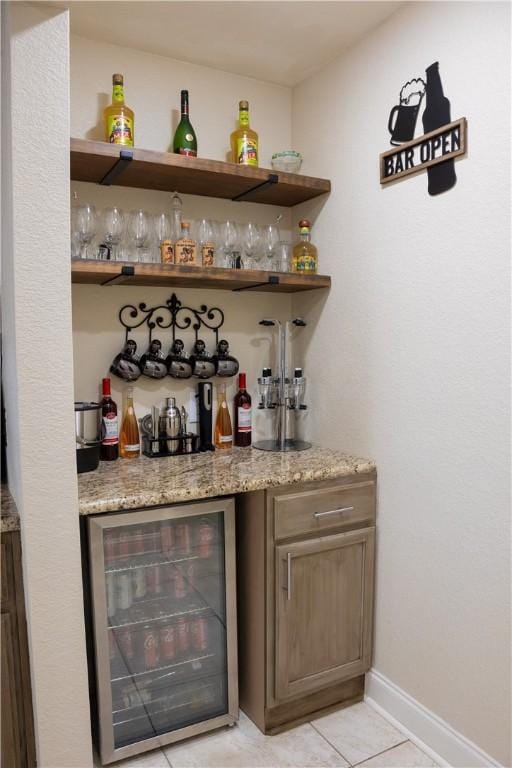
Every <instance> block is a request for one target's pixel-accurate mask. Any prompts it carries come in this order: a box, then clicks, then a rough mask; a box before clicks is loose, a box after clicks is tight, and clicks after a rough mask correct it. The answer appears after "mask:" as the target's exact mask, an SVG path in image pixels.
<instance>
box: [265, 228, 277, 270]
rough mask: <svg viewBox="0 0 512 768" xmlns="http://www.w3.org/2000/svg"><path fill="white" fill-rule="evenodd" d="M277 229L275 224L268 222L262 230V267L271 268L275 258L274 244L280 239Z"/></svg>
mask: <svg viewBox="0 0 512 768" xmlns="http://www.w3.org/2000/svg"><path fill="white" fill-rule="evenodd" d="M280 239H281V238H280V235H279V229H278V228H277V226H276V225H275V224H269V225H268V226H267V227H265V229H264V230H263V252H264V254H265V263H264V265H263V269H273V267H274V261H275V258H276V254H277V251H276V246H277V244H278V242H279V240H280Z"/></svg>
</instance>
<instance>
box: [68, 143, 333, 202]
mask: <svg viewBox="0 0 512 768" xmlns="http://www.w3.org/2000/svg"><path fill="white" fill-rule="evenodd" d="M122 149H123V148H122V147H119V146H115V145H113V144H107V143H106V142H102V141H88V140H86V139H71V178H72V179H73V180H74V181H90V182H95V183H97V184H117V185H119V186H122V187H139V188H141V189H157V190H161V191H164V192H174V191H175V190H176V191H178V192H182V193H184V194H188V195H206V196H208V197H220V198H227V199H229V200H234V199H243V200H244V201H245V202H251V203H267V204H269V205H283V206H292V205H297V203H303V202H304V201H305V200H311V199H312V198H314V197H318V196H319V195H323V194H324V193H326V192H330V190H331V182H330V181H328V180H327V179H316V178H314V177H312V176H301V175H300V174H297V173H281V172H280V171H272V170H269V169H265V168H248V167H246V166H242V165H234V164H233V163H222V162H220V161H218V160H204V159H202V158H200V157H183V156H181V155H174V154H172V153H169V152H154V151H153V150H148V149H137V148H126V149H128V150H129V152H130V153H133V158H132V159H131V160H126V161H121V162H118V161H119V157H120V154H119V153H120V150H122ZM114 166H115V167H114ZM270 179H272V180H270Z"/></svg>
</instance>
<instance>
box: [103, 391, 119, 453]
mask: <svg viewBox="0 0 512 768" xmlns="http://www.w3.org/2000/svg"><path fill="white" fill-rule="evenodd" d="M101 385H102V392H103V399H102V401H101V445H100V459H101V460H102V461H115V459H117V458H118V456H119V427H118V422H117V405H116V404H115V403H114V401H113V400H112V396H111V393H110V379H102V382H101Z"/></svg>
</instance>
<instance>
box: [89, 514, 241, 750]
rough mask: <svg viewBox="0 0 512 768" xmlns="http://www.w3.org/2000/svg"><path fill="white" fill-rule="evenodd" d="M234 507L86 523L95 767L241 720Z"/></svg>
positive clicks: (105, 518) (119, 516)
mask: <svg viewBox="0 0 512 768" xmlns="http://www.w3.org/2000/svg"><path fill="white" fill-rule="evenodd" d="M234 525H235V523H234V502H233V500H232V499H228V500H226V499H219V500H214V501H207V502H197V503H192V504H186V505H182V506H173V507H165V508H154V509H148V510H140V511H134V512H129V513H121V514H105V515H97V516H92V517H90V518H88V539H89V560H90V578H91V602H92V617H93V635H94V642H93V645H94V654H95V664H96V688H97V711H98V733H99V751H100V756H101V760H102V763H103V764H106V763H110V762H112V761H114V760H119V759H120V758H123V757H128V756H131V755H134V754H137V753H139V752H144V751H145V750H148V749H153V748H155V747H158V746H161V745H165V744H169V743H171V742H173V741H177V740H179V739H184V738H187V737H189V736H193V735H195V734H198V733H202V732H204V731H207V730H210V729H213V728H217V727H219V726H221V725H232V724H233V723H234V722H235V721H236V720H237V719H238V680H237V650H236V642H237V641H236V594H235V530H234Z"/></svg>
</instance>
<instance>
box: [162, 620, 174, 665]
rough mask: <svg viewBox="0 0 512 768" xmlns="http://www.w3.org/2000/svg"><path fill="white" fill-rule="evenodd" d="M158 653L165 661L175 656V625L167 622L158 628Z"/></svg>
mask: <svg viewBox="0 0 512 768" xmlns="http://www.w3.org/2000/svg"><path fill="white" fill-rule="evenodd" d="M160 655H161V657H162V659H163V660H165V661H172V660H173V659H174V658H176V627H175V626H174V624H169V625H168V626H167V627H162V629H161V630H160Z"/></svg>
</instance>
